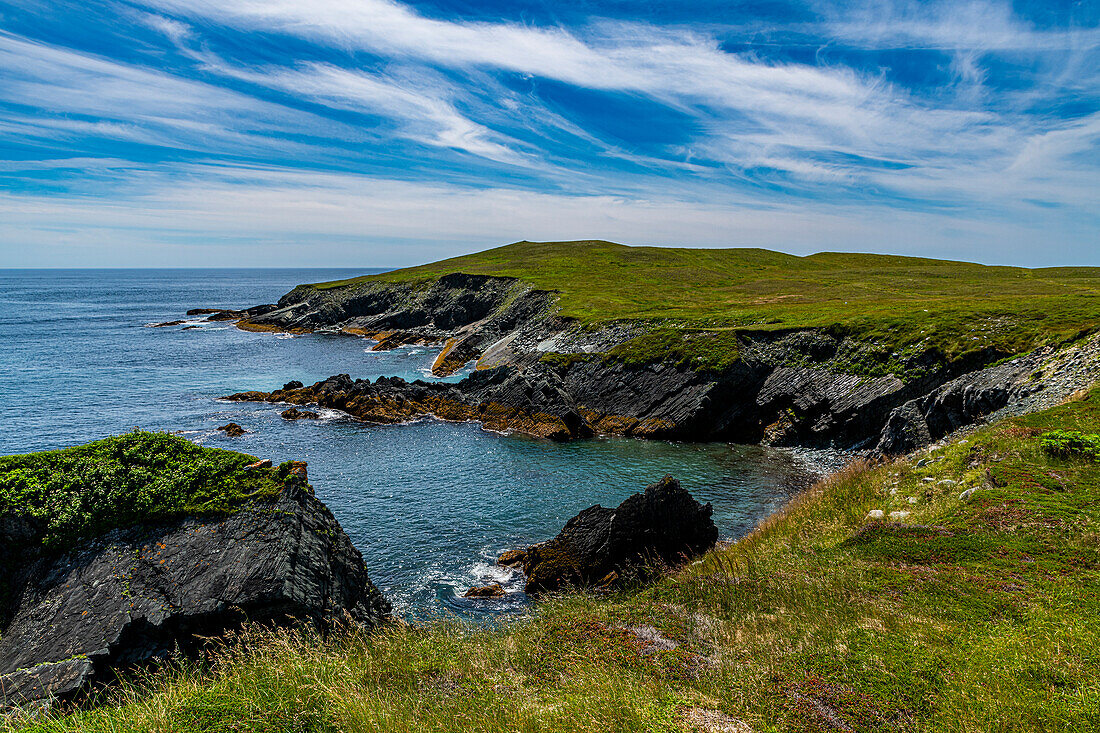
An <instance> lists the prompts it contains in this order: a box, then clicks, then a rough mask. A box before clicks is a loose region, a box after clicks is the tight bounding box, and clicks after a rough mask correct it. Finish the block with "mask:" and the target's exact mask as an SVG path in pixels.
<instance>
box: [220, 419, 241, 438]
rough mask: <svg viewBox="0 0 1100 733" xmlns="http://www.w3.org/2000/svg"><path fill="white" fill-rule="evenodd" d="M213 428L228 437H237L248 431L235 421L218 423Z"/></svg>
mask: <svg viewBox="0 0 1100 733" xmlns="http://www.w3.org/2000/svg"><path fill="white" fill-rule="evenodd" d="M215 430H220V431H222V432H223V433H225V434H226V435H228V436H229V437H230V438H238V437H240V436H242V435H244V434H245V433H247V432H248V431H247V430H245V429H244V428H242V427H241V426H240V425H238V424H237V423H235V422H231V423H226V424H225V425H219V426H218V427H217V428H215Z"/></svg>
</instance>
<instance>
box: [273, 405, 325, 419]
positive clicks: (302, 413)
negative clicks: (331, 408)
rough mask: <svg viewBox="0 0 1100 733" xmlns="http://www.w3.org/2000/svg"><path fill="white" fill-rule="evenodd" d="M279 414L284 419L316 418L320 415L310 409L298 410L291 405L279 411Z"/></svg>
mask: <svg viewBox="0 0 1100 733" xmlns="http://www.w3.org/2000/svg"><path fill="white" fill-rule="evenodd" d="M279 416H280V417H282V418H283V419H284V420H317V419H318V418H320V417H321V416H320V415H318V414H317V413H316V412H312V411H310V410H299V409H298V408H297V407H291V408H289V409H286V410H283V411H282V412H280V413H279Z"/></svg>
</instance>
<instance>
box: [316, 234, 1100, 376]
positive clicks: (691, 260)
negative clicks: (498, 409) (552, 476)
mask: <svg viewBox="0 0 1100 733" xmlns="http://www.w3.org/2000/svg"><path fill="white" fill-rule="evenodd" d="M452 272H463V273H468V274H483V275H496V276H505V277H514V278H518V279H521V280H523V281H525V282H528V283H530V284H531V285H533V286H535V287H537V288H541V289H546V290H555V291H559V292H560V294H561V295H560V305H561V308H562V314H563V315H566V316H569V317H573V318H576V319H578V320H580V321H581V322H583V323H587V324H593V325H596V324H600V323H605V322H608V321H615V320H620V319H637V320H645V321H648V322H652V323H653V324H654V325H655V326H662V327H666V328H667V327H671V328H674V329H676V330H677V331H683V330H685V329H686V330H687V332H691V331H693V330H694V331H706V332H716V331H717V332H720V331H722V330H734V331H757V330H776V329H795V328H827V329H832V330H835V331H837V332H839V333H842V334H851V335H854V336H856V337H858V338H861V339H868V340H873V341H877V342H880V343H882V344H884V345H885V346H886V347H887V348H891V349H904V348H907V347H916V346H917V345H919V347H920V348H935V349H939V350H940V351H941V352H942V353H943V354H944V356H945V357H946V358H947V359H949V360H950V359H954V358H957V357H959V356H961V355H964V354H967V353H969V352H972V351H976V350H978V349H987V348H988V349H993V350H996V351H998V352H1000V353H1003V354H1005V355H1009V354H1018V353H1022V352H1025V351H1028V350H1030V349H1032V348H1034V347H1035V346H1038V345H1040V344H1043V343H1052V342H1053V343H1057V342H1061V341H1065V340H1068V339H1071V338H1073V337H1075V336H1077V335H1080V334H1081V333H1086V332H1091V331H1093V330H1095V329H1096V328H1097V327H1098V325H1100V268H1089V267H1080V268H1066V267H1062V268H1047V269H1025V268H1019V267H988V266H984V265H977V264H972V263H967V262H952V261H946V260H932V259H923V258H914V257H897V256H889V255H871V254H847V253H822V254H815V255H810V256H808V257H795V256H792V255H787V254H782V253H779V252H772V251H769V250H763V249H677V248H666V247H627V246H624V245H620V244H613V243H611V242H602V241H581V242H517V243H515V244H510V245H507V246H504V247H498V248H495V249H490V250H487V251H484V252H478V253H476V254H471V255H465V256H462V257H455V258H452V259H448V260H442V261H440V262H435V263H431V264H427V265H421V266H418V267H410V268H405V269H402V270H396V271H393V272H387V273H383V274H380V275H370V276H366V277H362V278H354V279H351V280H340V281H335V282H329V283H319V284H316V285H314V287H316V288H321V289H332V288H340V287H348V286H351V287H354V286H357V285H363V284H369V283H386V282H390V283H392V282H428V281H431V280H433V279H435V278H438V277H439V276H441V275H444V274H448V273H452ZM662 338H663V339H664V341H663V342H661V343H648V342H647V343H644V344H638V349H640V350H644V349H647V348H649V349H652V350H660V349H664V348H666V347H667V343H666V342H667V341H668V333H667V332H665V333H664V335H663V337H662ZM702 348H708V347H707V345H706V344H704V345H703V347H702Z"/></svg>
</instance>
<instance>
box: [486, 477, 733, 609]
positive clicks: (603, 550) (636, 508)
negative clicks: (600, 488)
mask: <svg viewBox="0 0 1100 733" xmlns="http://www.w3.org/2000/svg"><path fill="white" fill-rule="evenodd" d="M711 511H712V509H711V506H710V504H706V505H703V504H700V503H699V502H697V501H696V500H695V499H694V498H693V497H692V496H691V494H690V493H688V491H687V490H686V489H684V488H683V487H681V486H680V483H679V482H678V481H676V479H674V478H672V477H671V476H666V477H665V478H663V479H662V480H661V481H659V482H658V483H655V484H653V485H652V486H648V487H646V490H645V493H642V494H634V495H632V496H630V497H628V498H627V499H626V500H625V501H623V503H622V504H620V505H619V506H618V507H617V508H615V509H608V508H606V507H602V506H599V505H596V506H593V507H589V508H588V509H585V510H584V511H583V512H581V513H580V514H578V515H577V516H575V517H573V518H572V519H570V520H569V521H568V522H566V524H565V527H564V528H563V529H562V531H561V532H560V533H558V536H557V537H555V538H554V539H552V540H550V541H549V542H544V543H542V544H540V545H534V546H533V547H529V548H527V550H526V551H524V552H523V555H522V562H523V572H524V574H525V575H526V576H527V585H526V587H525V590H526V591H527V593H530V594H538V593H544V592H547V591H556V590H562V589H564V588H568V587H588V586H609V585H613V584H614V583H616V582H618V581H619V579H620V578H623V577H627V576H630V575H639V574H646V573H648V572H649V571H650V570H652V569H653V568H654V567H657V566H676V565H679V564H681V563H682V562H683V561H684V560H687V559H690V558H692V557H694V556H696V555H698V554H700V553H702V552H704V551H706V550H708V549H709V548H710V547H711V546H713V545H714V543H715V542H716V541H717V540H718V529H717V528H716V527H715V526H714V522H713V520H711V517H710V515H711ZM519 559H520V558H519V557H518V556H517V555H516V553H515V552H513V553H505V555H502V556H501V558H500V562H502V563H509V564H514V563H516V562H518V561H519Z"/></svg>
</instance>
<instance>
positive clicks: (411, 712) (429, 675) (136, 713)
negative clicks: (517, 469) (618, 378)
mask: <svg viewBox="0 0 1100 733" xmlns="http://www.w3.org/2000/svg"><path fill="white" fill-rule="evenodd" d="M1055 430H1063V431H1072V433H1073V434H1074V435H1075V436H1077V437H1074V438H1073V440H1067V439H1066V438H1065V435H1064V434H1059V435H1056V436H1055V437H1054V438H1051V437H1050V436H1047V433H1049V432H1051V431H1055ZM1098 433H1100V390H1097V391H1093V392H1092V393H1090V394H1088V395H1085V396H1084V397H1082V398H1081V399H1079V400H1077V401H1074V402H1071V403H1068V404H1066V405H1064V406H1061V407H1058V408H1056V409H1053V410H1050V411H1047V412H1044V413H1039V414H1036V415H1031V416H1026V417H1022V418H1017V419H1013V420H1009V421H1006V422H1003V423H1000V424H998V425H995V426H992V427H988V428H985V429H983V430H981V431H979V432H977V433H975V434H973V435H971V436H969V437H967V438H966V439H965V440H962V441H959V442H957V443H954V444H952V445H949V446H946V447H944V448H940V449H937V450H935V451H932V452H930V453H929V454H928V455H927V456H922V457H919V458H920V460H917V459H916V458H915V459H912V460H900V461H895V462H886V463H880V464H875V465H872V464H868V463H859V464H855V465H853V466H851V467H849V468H848V469H846V470H844V471H842V472H840V473H839V474H836V475H834V476H831V477H830V478H828V479H826V480H824V481H822V482H821V483H820V484H818V485H817V486H815V487H814V488H813V489H812V490H810V491H808V492H806V493H805V494H803V495H802V496H801V497H800V498H799V499H798V500H796V501H795V502H794V503H793V504H792V505H791V506H790V507H788V508H787V510H786V511H785V512H783V513H782V514H780V515H777V516H775V517H773V518H771V519H769V520H768V521H766V522H765V523H764V524H763V525H762V526H761V527H760V528H758V529H757V531H755V532H754V533H753V534H752V535H750V536H749V537H748V538H746V539H745V540H743V541H741V542H739V543H737V544H735V545H732V546H730V547H726V548H722V549H718V550H715V551H713V552H711V553H709V554H707V555H706V556H705V557H704V558H702V559H701V561H699V562H696V563H693V564H691V565H690V566H688V567H687V568H685V569H684V570H682V571H680V572H679V573H676V574H674V575H672V576H669V577H668V578H666V579H665V580H664V581H662V582H659V583H657V584H656V585H653V586H649V587H644V588H637V589H634V590H631V591H624V592H622V593H619V594H616V595H612V596H602V597H600V596H589V595H573V596H566V597H561V598H557V599H554V600H551V601H549V602H547V603H545V604H542V605H541V606H540V608H539V612H538V614H537V615H536V616H535V617H533V618H531V619H527V620H522V621H518V622H515V623H512V624H510V625H505V626H502V627H499V628H494V629H479V628H470V627H464V626H461V625H450V624H444V623H438V624H431V625H428V626H426V627H422V628H413V627H403V626H402V627H395V628H391V629H389V630H387V631H384V632H382V633H379V634H376V635H373V636H370V637H363V636H361V635H357V634H355V633H339V634H336V635H334V636H332V637H331V638H329V639H327V640H324V641H321V640H318V639H313V638H309V637H306V636H301V635H298V634H294V633H289V632H282V633H265V632H253V633H252V634H251V635H249V636H246V637H245V638H243V639H241V640H240V641H239V643H236V644H231V645H230V646H229V647H227V648H225V649H223V650H222V651H221V652H219V653H216V654H214V655H213V659H212V661H210V662H204V663H187V662H180V663H177V664H173V665H170V666H168V667H167V668H165V669H162V670H160V671H157V672H155V673H152V674H150V675H148V676H147V677H141V678H139V679H137V680H134V681H133V682H131V683H129V684H126V685H123V686H122V687H121V688H118V689H116V690H114V691H113V692H110V693H107V694H106V695H105V696H104V697H103V698H102V699H101V700H100V701H99V704H100V706H99V707H96V708H94V709H91V710H88V711H85V712H77V713H74V714H72V715H70V716H68V717H54V718H49V719H43V720H39V721H38V722H36V723H34V724H33V725H31V727H30V729H31V730H34V731H43V732H45V731H76V730H79V731H104V732H106V731H111V732H112V733H113V732H115V731H129V730H150V731H152V730H156V731H494V732H496V731H689V730H704V731H706V730H709V731H745V730H749V729H750V728H749V727H751V730H754V731H758V732H759V731H824V730H856V731H880V730H882V731H885V730H898V731H1088V730H1096V729H1098V728H1100V525H1098V518H1100V463H1098V461H1097V459H1096V458H1095V456H1093V455H1092V454H1090V453H1089V452H1088V450H1086V449H1079V448H1076V447H1074V446H1079V445H1084V446H1086V447H1087V446H1089V445H1091V438H1089V437H1088V436H1093V437H1095V436H1096V435H1097V434H1098ZM1044 436H1046V437H1044ZM1081 436H1084V437H1081ZM1044 442H1045V444H1046V447H1044ZM1067 446H1068V447H1067ZM969 488H974V489H975V491H974V492H973V493H972V494H970V495H969V496H968V500H966V501H964V500H961V499H960V494H961V493H962V492H963V491H964V490H967V489H969ZM872 510H882V511H884V512H887V513H889V512H890V511H895V510H896V511H908V512H911V513H910V514H909V515H908V516H906V517H904V518H903V519H902V520H901V521H887V522H881V521H875V520H872V519H868V512H870V511H872ZM643 626H650V627H653V629H654V630H655V632H656V633H657V634H659V635H660V636H659V637H658V638H660V639H667V640H673V641H675V642H677V643H678V646H677V647H676V648H674V649H669V648H667V646H671V645H664V646H663V647H662V646H655V645H652V644H650V643H649V642H648V641H647V639H648V640H652V639H653V638H654V633H653V631H650V630H647V629H643V628H642V627H643ZM745 726H749V727H745Z"/></svg>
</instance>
